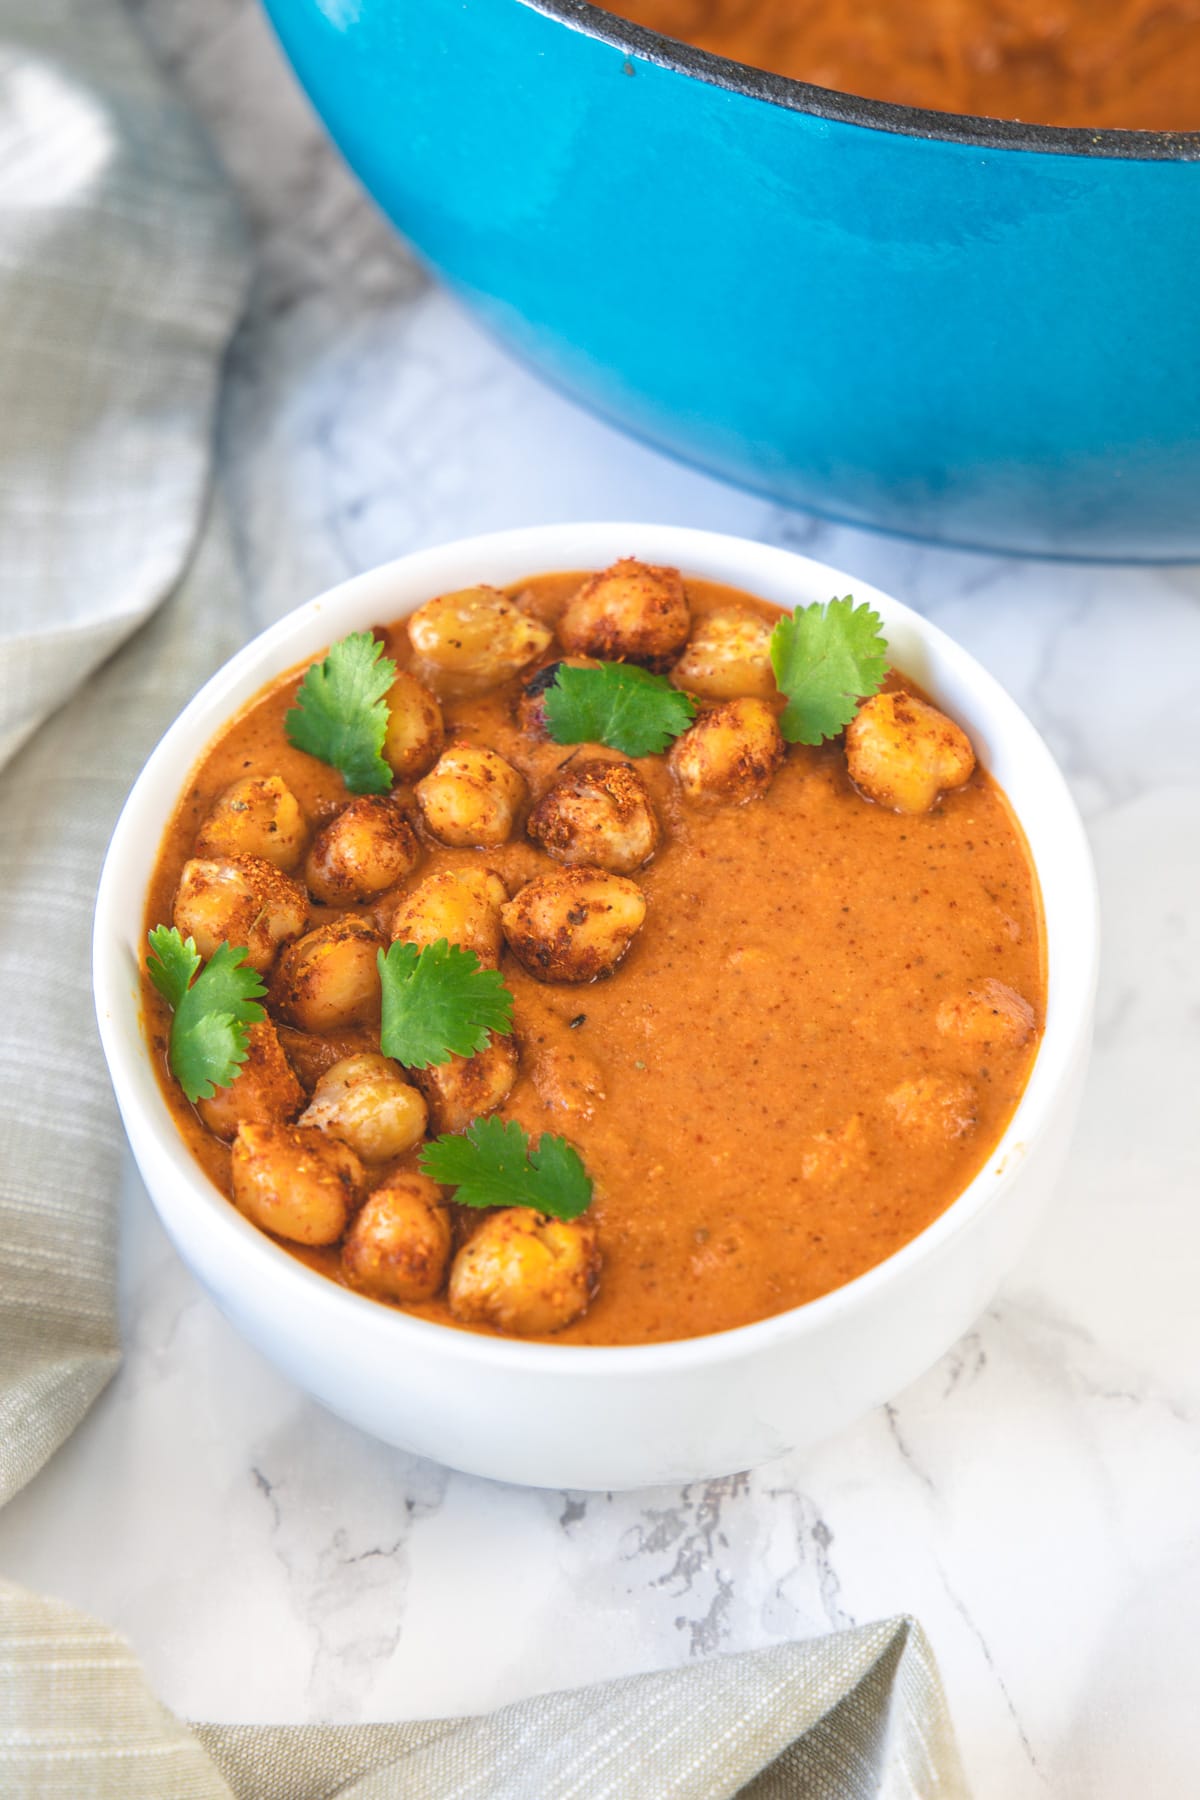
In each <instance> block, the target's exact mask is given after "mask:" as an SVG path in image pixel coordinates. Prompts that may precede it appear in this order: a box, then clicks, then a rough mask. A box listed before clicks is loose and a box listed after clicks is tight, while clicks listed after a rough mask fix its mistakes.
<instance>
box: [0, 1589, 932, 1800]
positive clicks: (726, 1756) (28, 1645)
mask: <svg viewBox="0 0 1200 1800" xmlns="http://www.w3.org/2000/svg"><path fill="white" fill-rule="evenodd" d="M0 1757H2V1758H3V1760H4V1766H5V1768H6V1771H7V1779H8V1781H9V1782H10V1783H12V1784H13V1785H12V1787H11V1788H6V1792H11V1793H13V1794H14V1795H19V1796H21V1797H22V1800H24V1797H25V1796H34V1795H36V1796H37V1800H85V1797H86V1800H333V1796H335V1795H336V1796H337V1797H338V1800H732V1796H735V1795H742V1796H745V1800H784V1797H785V1796H790V1797H792V1800H796V1797H799V1796H803V1797H804V1800H902V1797H903V1800H913V1797H914V1796H919V1797H921V1800H932V1797H933V1796H937V1797H938V1800H965V1796H966V1789H965V1787H964V1785H963V1781H962V1774H961V1769H960V1767H959V1764H958V1757H957V1752H956V1750H955V1746H954V1737H953V1733H952V1731H951V1728H950V1723H949V1719H948V1717H947V1714H946V1709H945V1704H944V1701H943V1698H942V1690H941V1684H940V1682H939V1680H938V1675H937V1669H936V1665H935V1664H934V1661H933V1657H932V1655H931V1653H930V1650H929V1646H928V1644H927V1643H926V1641H925V1638H924V1636H923V1634H922V1632H921V1629H920V1627H919V1626H918V1625H917V1624H916V1622H915V1621H914V1620H912V1619H889V1620H885V1621H883V1622H881V1623H879V1624H876V1625H863V1626H859V1627H858V1628H857V1629H855V1630H852V1631H840V1632H837V1633H835V1634H833V1635H832V1636H830V1637H824V1638H816V1639H813V1640H811V1641H810V1642H807V1643H801V1644H783V1645H780V1646H778V1647H776V1648H774V1649H770V1650H759V1651H751V1652H749V1653H746V1654H743V1655H741V1656H715V1657H711V1658H709V1659H708V1660H706V1661H704V1662H699V1663H693V1664H692V1665H691V1666H690V1667H687V1668H683V1669H674V1670H669V1671H666V1672H663V1673H659V1674H652V1675H632V1676H626V1677H624V1678H623V1679H621V1680H619V1681H606V1682H602V1683H600V1684H598V1685H596V1686H593V1687H586V1688H578V1689H575V1690H574V1691H572V1692H570V1693H563V1694H542V1695H539V1696H538V1697H537V1698H536V1699H533V1700H524V1701H521V1702H519V1703H518V1704H516V1705H514V1706H505V1707H502V1708H501V1709H500V1711H499V1712H495V1713H490V1714H487V1715H486V1716H484V1717H481V1718H472V1719H433V1720H423V1721H420V1722H418V1723H414V1724H407V1725H365V1726H308V1727H303V1726H301V1727H276V1728H271V1727H264V1726H216V1725H197V1726H194V1727H193V1728H192V1730H191V1731H189V1730H188V1729H187V1728H186V1727H184V1726H183V1725H181V1724H179V1722H178V1721H177V1720H176V1719H174V1718H172V1716H171V1714H170V1713H168V1712H167V1711H166V1710H165V1708H163V1707H162V1706H160V1705H159V1703H158V1701H157V1700H155V1699H154V1697H153V1695H152V1694H151V1693H150V1691H149V1689H148V1688H147V1686H146V1683H145V1680H144V1678H143V1676H142V1673H141V1670H140V1668H139V1667H138V1664H137V1660H136V1658H135V1657H134V1655H133V1653H132V1651H131V1650H130V1649H129V1646H128V1645H127V1644H126V1643H125V1642H124V1640H123V1639H121V1638H119V1637H118V1636H117V1635H116V1634H115V1633H114V1632H111V1631H108V1630H106V1629H105V1627H104V1626H102V1625H98V1624H97V1623H96V1622H95V1621H94V1620H92V1619H88V1618H86V1617H85V1616H84V1615H83V1614H82V1613H78V1612H75V1611H73V1610H72V1609H71V1608H70V1607H67V1606H64V1605H63V1604H62V1603H61V1602H60V1601H54V1600H42V1599H38V1598H37V1597H36V1596H34V1595H32V1594H27V1593H25V1592H24V1591H23V1590H21V1589H19V1588H14V1587H11V1586H6V1585H4V1584H2V1583H0Z"/></svg>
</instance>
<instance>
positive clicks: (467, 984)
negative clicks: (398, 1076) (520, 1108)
mask: <svg viewBox="0 0 1200 1800" xmlns="http://www.w3.org/2000/svg"><path fill="white" fill-rule="evenodd" d="M379 974H380V979H381V980H382V982H383V1024H382V1027H381V1030H380V1035H379V1042H380V1048H381V1049H382V1051H383V1054H384V1055H385V1056H392V1057H394V1058H395V1059H396V1061H397V1062H398V1063H403V1064H404V1066H405V1068H406V1069H427V1068H428V1067H429V1065H430V1064H431V1063H444V1062H449V1061H450V1058H451V1056H474V1054H475V1053H476V1051H477V1050H486V1049H487V1047H488V1043H489V1042H490V1034H491V1033H492V1032H493V1031H495V1032H499V1033H501V1035H507V1033H508V1032H510V1031H511V1030H512V1009H513V997H512V995H511V994H510V993H509V991H508V989H507V988H506V987H505V985H504V977H503V976H502V975H501V974H500V971H499V970H498V969H481V968H480V966H479V958H478V957H477V956H476V954H475V952H474V951H473V950H462V949H460V948H459V946H458V945H457V944H451V943H448V942H447V941H446V939H445V938H438V940H437V942H436V943H433V944H426V945H425V947H424V948H423V949H422V948H420V947H419V946H418V945H416V944H406V943H403V942H400V941H397V942H396V943H394V944H393V945H392V947H391V949H390V950H386V951H384V950H381V951H380V952H379Z"/></svg>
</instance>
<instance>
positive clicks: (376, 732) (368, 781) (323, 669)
mask: <svg viewBox="0 0 1200 1800" xmlns="http://www.w3.org/2000/svg"><path fill="white" fill-rule="evenodd" d="M395 679H396V665H395V663H394V662H393V661H392V659H391V657H390V656H385V655H384V654H383V645H382V644H381V643H380V642H379V639H378V638H375V637H372V636H371V633H370V632H369V631H353V632H351V634H350V636H349V637H344V638H339V639H338V641H337V643H336V644H334V645H333V646H332V648H331V649H330V651H329V654H328V655H327V656H326V657H325V659H324V661H323V662H315V663H313V665H312V667H311V668H310V669H309V671H308V673H307V674H306V675H305V677H304V680H303V681H302V682H301V683H300V687H299V689H298V691H297V694H296V704H295V706H293V707H292V709H291V711H290V712H289V713H288V715H287V717H286V718H285V719H284V721H283V728H284V731H285V733H286V734H287V740H288V743H289V744H294V745H295V746H296V749H297V750H306V751H307V752H308V754H309V755H310V756H315V757H317V759H318V760H319V761H320V762H323V763H329V764H330V766H331V767H332V768H335V769H338V770H340V772H341V776H342V780H343V781H344V782H345V783H346V786H347V787H348V788H349V790H350V792H351V793H352V794H386V793H387V791H388V789H389V788H390V787H391V785H392V771H391V769H390V768H389V767H388V765H387V763H386V762H385V761H384V759H383V756H382V754H381V752H382V750H383V741H384V739H385V737H386V736H387V728H388V705H387V701H386V700H385V699H384V695H385V694H386V693H387V691H388V689H389V688H390V687H391V685H392V683H393V681H395Z"/></svg>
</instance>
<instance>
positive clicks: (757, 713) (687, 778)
mask: <svg viewBox="0 0 1200 1800" xmlns="http://www.w3.org/2000/svg"><path fill="white" fill-rule="evenodd" d="M786 753H787V746H786V744H785V743H784V741H783V736H782V733H781V732H780V729H779V725H778V723H777V721H776V718H775V714H774V713H773V712H772V710H771V708H770V707H769V706H768V705H767V703H766V701H765V700H753V699H745V700H725V701H723V702H722V703H721V705H720V706H714V707H713V708H712V709H711V711H709V712H703V713H701V714H700V717H699V718H698V719H697V720H696V721H695V723H694V724H692V725H689V726H688V729H687V730H686V731H685V732H684V733H683V735H682V736H681V737H677V738H676V739H675V742H674V743H673V744H672V745H671V753H670V756H669V758H668V761H669V762H670V765H671V768H672V770H673V772H674V775H675V779H676V780H677V781H678V783H679V786H680V788H681V789H682V791H683V793H684V795H685V796H686V797H687V799H689V800H711V801H717V802H720V803H721V804H723V805H727V806H744V805H745V804H746V802H747V801H749V800H757V799H759V798H761V796H762V795H763V794H765V793H766V791H767V789H768V788H769V787H770V785H771V783H772V782H773V781H774V779H775V776H776V774H777V773H778V771H779V769H780V767H781V766H782V764H783V759H784V756H785V755H786Z"/></svg>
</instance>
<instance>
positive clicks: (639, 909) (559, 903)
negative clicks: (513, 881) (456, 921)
mask: <svg viewBox="0 0 1200 1800" xmlns="http://www.w3.org/2000/svg"><path fill="white" fill-rule="evenodd" d="M500 917H501V919H502V921H503V924H504V936H505V938H506V940H507V942H508V947H509V949H510V950H511V951H512V953H513V955H514V956H515V957H516V958H517V960H518V962H520V963H523V964H524V966H525V968H527V969H528V970H529V973H530V974H531V975H536V976H537V978H538V980H539V981H595V980H596V978H597V976H599V975H607V974H609V973H610V972H611V971H612V970H613V969H615V968H616V966H617V964H618V963H619V962H620V960H621V958H622V957H623V956H624V954H625V952H626V951H627V950H628V948H629V946H630V944H631V943H632V942H633V939H634V937H635V935H636V934H637V932H638V930H639V929H640V927H641V924H642V921H643V919H644V918H645V917H646V897H645V895H644V894H643V893H642V890H641V888H640V887H639V886H638V885H637V883H636V881H629V880H628V879H627V878H626V877H625V876H623V875H610V874H608V872H607V870H605V869H591V868H578V869H563V870H562V872H561V873H559V874H554V875H539V876H538V877H537V878H536V879H535V880H533V881H529V882H526V884H525V886H524V887H523V888H521V889H520V891H519V892H518V893H517V894H516V895H514V897H513V898H512V899H511V900H510V901H509V902H508V904H507V906H503V907H501V909H500Z"/></svg>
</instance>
